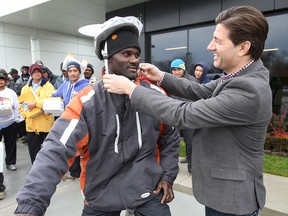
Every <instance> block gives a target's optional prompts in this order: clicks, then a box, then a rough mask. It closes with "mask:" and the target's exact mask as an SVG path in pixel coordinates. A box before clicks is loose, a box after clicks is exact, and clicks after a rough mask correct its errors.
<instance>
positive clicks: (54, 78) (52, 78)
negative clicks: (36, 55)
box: [41, 65, 59, 86]
mask: <svg viewBox="0 0 288 216" xmlns="http://www.w3.org/2000/svg"><path fill="white" fill-rule="evenodd" d="M41 67H42V71H43V70H45V71H46V72H47V73H48V80H49V82H50V83H51V84H52V85H53V86H54V84H55V82H56V80H57V79H58V77H59V76H57V75H54V74H53V73H52V71H51V70H50V69H49V68H48V67H46V66H44V65H42V66H41Z"/></svg>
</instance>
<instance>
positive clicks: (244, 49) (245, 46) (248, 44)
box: [239, 41, 251, 56]
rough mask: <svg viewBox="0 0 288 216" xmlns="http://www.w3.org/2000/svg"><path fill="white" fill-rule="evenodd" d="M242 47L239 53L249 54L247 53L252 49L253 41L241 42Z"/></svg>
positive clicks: (242, 54)
mask: <svg viewBox="0 0 288 216" xmlns="http://www.w3.org/2000/svg"><path fill="white" fill-rule="evenodd" d="M239 46H240V49H239V55H241V56H244V55H247V53H248V52H249V50H250V47H251V42H250V41H244V42H242V43H240V44H239Z"/></svg>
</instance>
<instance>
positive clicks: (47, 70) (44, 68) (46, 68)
mask: <svg viewBox="0 0 288 216" xmlns="http://www.w3.org/2000/svg"><path fill="white" fill-rule="evenodd" d="M43 70H45V71H46V72H47V73H48V77H49V78H50V77H52V76H53V75H54V74H53V73H52V71H51V70H50V69H49V68H48V67H46V66H44V65H43V66H42V71H43Z"/></svg>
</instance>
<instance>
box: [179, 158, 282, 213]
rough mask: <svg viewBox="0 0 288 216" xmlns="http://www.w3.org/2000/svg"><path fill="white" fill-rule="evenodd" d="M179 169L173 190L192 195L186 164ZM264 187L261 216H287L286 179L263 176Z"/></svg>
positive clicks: (190, 180) (268, 175) (190, 179)
mask: <svg viewBox="0 0 288 216" xmlns="http://www.w3.org/2000/svg"><path fill="white" fill-rule="evenodd" d="M181 159H182V158H180V159H179V161H180V160H181ZM179 168H180V170H179V174H178V176H177V178H176V180H175V182H174V189H175V190H177V191H180V192H183V193H187V194H190V195H193V193H192V178H191V175H190V174H189V173H188V171H187V164H181V163H179ZM192 175H193V173H192ZM264 185H265V187H266V204H265V207H264V209H263V210H262V211H261V216H288V178H286V177H281V176H275V175H270V174H264Z"/></svg>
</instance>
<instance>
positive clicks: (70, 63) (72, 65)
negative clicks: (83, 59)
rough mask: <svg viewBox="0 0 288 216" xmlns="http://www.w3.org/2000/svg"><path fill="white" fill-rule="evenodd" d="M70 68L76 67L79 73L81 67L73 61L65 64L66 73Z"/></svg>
mask: <svg viewBox="0 0 288 216" xmlns="http://www.w3.org/2000/svg"><path fill="white" fill-rule="evenodd" d="M71 67H76V68H77V69H78V71H79V72H80V73H81V66H80V64H79V63H77V62H75V61H71V62H68V64H67V71H69V69H70V68H71Z"/></svg>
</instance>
